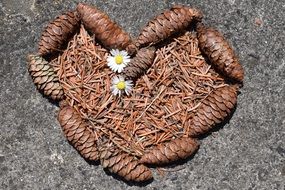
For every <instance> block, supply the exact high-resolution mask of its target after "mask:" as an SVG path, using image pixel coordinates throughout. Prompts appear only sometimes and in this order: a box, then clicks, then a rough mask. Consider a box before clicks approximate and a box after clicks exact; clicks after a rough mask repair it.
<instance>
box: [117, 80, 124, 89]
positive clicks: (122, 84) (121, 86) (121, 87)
mask: <svg viewBox="0 0 285 190" xmlns="http://www.w3.org/2000/svg"><path fill="white" fill-rule="evenodd" d="M116 86H117V88H118V89H119V90H124V89H125V88H126V83H125V81H120V82H118V83H117V84H116Z"/></svg>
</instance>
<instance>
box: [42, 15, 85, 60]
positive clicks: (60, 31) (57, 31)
mask: <svg viewBox="0 0 285 190" xmlns="http://www.w3.org/2000/svg"><path fill="white" fill-rule="evenodd" d="M79 24H80V20H79V16H78V13H77V12H67V13H65V14H63V15H60V16H58V17H57V18H56V19H55V20H54V21H52V22H51V23H49V25H48V26H47V27H46V29H45V30H44V31H43V33H42V37H41V40H40V42H39V53H40V54H41V55H42V56H44V55H47V54H50V53H55V52H57V51H59V50H61V49H62V48H64V46H65V45H66V44H67V41H68V40H69V38H70V37H72V36H73V34H74V33H75V32H76V30H77V29H79Z"/></svg>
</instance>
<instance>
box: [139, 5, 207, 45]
mask: <svg viewBox="0 0 285 190" xmlns="http://www.w3.org/2000/svg"><path fill="white" fill-rule="evenodd" d="M202 17H203V15H202V13H201V11H200V10H198V9H194V8H190V7H186V6H179V5H176V6H173V7H172V8H171V9H170V10H166V11H165V12H163V13H162V14H160V15H158V16H157V17H155V18H154V19H153V20H152V21H150V22H149V23H148V24H147V25H146V26H145V27H144V28H143V30H142V31H141V33H140V35H139V36H138V39H137V41H136V46H137V47H142V46H148V45H149V44H156V43H158V42H160V41H162V40H165V39H166V38H168V37H170V36H171V35H173V34H175V33H177V32H180V31H181V30H184V29H186V28H187V27H188V26H189V24H190V23H191V22H193V21H198V22H199V21H201V20H202Z"/></svg>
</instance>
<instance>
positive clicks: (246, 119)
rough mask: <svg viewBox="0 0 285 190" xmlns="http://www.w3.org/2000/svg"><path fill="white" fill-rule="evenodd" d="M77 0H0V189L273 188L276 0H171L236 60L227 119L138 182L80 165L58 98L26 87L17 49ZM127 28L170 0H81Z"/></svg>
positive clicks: (284, 64) (280, 26)
mask: <svg viewBox="0 0 285 190" xmlns="http://www.w3.org/2000/svg"><path fill="white" fill-rule="evenodd" d="M77 2H79V1H77V0H73V1H68V0H49V1H47V0H1V1H0V42H1V43H0V61H1V69H0V79H1V83H0V89H1V91H0V100H1V105H0V115H1V117H0V119H1V125H0V131H1V132H0V189H165V190H167V189H171V190H172V189H211V190H212V189H217V190H223V189H258V190H260V189H264V190H265V189H266V190H268V189H270V190H271V189H278V190H284V188H285V187H284V185H285V184H284V182H285V140H284V139H285V134H284V133H285V117H284V116H285V108H284V105H285V52H284V47H285V32H284V31H285V28H284V26H285V22H284V21H285V20H284V18H285V3H284V0H273V1H267V0H222V1H210V0H204V1H201V0H193V1H183V0H177V1H175V2H176V3H182V4H187V2H188V3H191V4H190V5H194V6H196V7H198V8H200V9H201V10H202V11H203V12H204V14H205V20H206V23H208V24H211V25H212V26H215V27H216V28H218V29H219V30H221V31H222V32H223V33H224V34H225V36H226V37H227V38H228V39H229V41H230V42H231V43H232V44H233V46H234V48H235V50H236V52H237V54H238V55H239V57H240V60H241V63H242V64H243V65H244V68H245V85H244V88H243V89H242V90H241V94H240V96H239V97H238V99H239V103H238V106H237V110H236V112H235V113H234V115H233V117H232V119H231V120H230V121H229V123H227V124H226V125H225V126H224V128H223V129H221V130H219V131H217V132H214V133H213V134H212V135H210V136H208V137H207V138H204V139H202V140H201V147H200V150H199V151H198V152H197V154H196V155H195V156H194V157H193V158H192V159H191V160H189V161H188V162H186V163H184V164H183V165H178V166H176V167H175V168H174V169H179V168H180V169H181V168H182V169H181V170H179V171H175V172H168V173H165V176H164V177H162V176H159V175H158V174H157V175H156V176H155V180H154V181H153V182H152V183H150V184H147V185H146V186H143V187H139V186H136V185H132V184H126V183H125V182H122V181H118V180H116V179H114V178H113V177H112V176H110V175H106V173H105V172H104V171H103V170H102V167H101V166H98V165H90V164H89V163H87V162H86V161H85V160H84V159H83V158H82V157H80V155H79V154H78V153H77V152H76V150H74V149H73V148H72V146H71V145H69V144H68V142H67V140H66V139H65V137H64V135H63V134H62V132H61V129H60V127H59V124H58V122H57V119H56V112H57V111H58V107H57V106H56V105H55V104H51V103H50V102H49V101H48V100H47V99H45V98H44V97H42V95H41V94H39V93H38V92H37V91H36V88H35V86H34V85H33V84H32V79H31V77H30V76H29V75H28V69H27V63H26V55H27V54H28V53H30V52H34V51H36V49H37V46H36V43H37V42H38V40H39V38H40V32H41V31H42V30H43V27H44V26H46V24H47V22H48V21H49V20H51V19H53V18H55V17H56V16H57V15H58V14H60V13H61V12H65V11H66V10H68V9H73V8H75V5H76V3H77ZM85 2H87V3H91V2H92V4H94V5H97V6H98V7H99V8H100V9H102V10H104V11H106V12H107V13H108V14H110V17H111V18H113V19H115V20H116V21H118V22H119V23H120V24H121V25H122V26H123V27H124V28H125V29H126V30H127V31H128V32H131V34H133V35H134V34H138V31H139V28H140V27H142V26H143V25H144V24H146V23H147V21H148V20H149V19H150V18H152V17H153V16H155V15H156V14H158V13H160V12H161V10H162V9H164V8H167V7H170V6H171V4H172V3H173V2H174V1H173V0H164V1H163V0H159V1H152V0H146V1H138V0H137V1H132V0H125V1H120V0H111V1H99V0H98V1H91V0H90V1H85Z"/></svg>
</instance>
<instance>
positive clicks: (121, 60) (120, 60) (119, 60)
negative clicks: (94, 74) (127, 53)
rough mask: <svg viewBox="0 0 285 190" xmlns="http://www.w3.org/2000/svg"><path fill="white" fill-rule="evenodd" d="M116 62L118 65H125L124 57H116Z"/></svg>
mask: <svg viewBox="0 0 285 190" xmlns="http://www.w3.org/2000/svg"><path fill="white" fill-rule="evenodd" d="M115 62H116V64H117V65H120V64H122V63H123V56H121V55H116V56H115Z"/></svg>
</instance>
